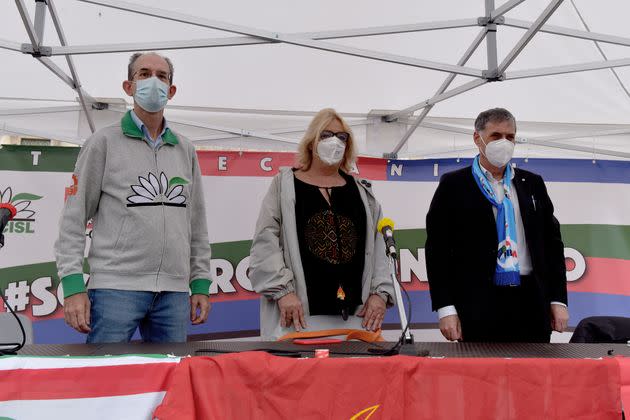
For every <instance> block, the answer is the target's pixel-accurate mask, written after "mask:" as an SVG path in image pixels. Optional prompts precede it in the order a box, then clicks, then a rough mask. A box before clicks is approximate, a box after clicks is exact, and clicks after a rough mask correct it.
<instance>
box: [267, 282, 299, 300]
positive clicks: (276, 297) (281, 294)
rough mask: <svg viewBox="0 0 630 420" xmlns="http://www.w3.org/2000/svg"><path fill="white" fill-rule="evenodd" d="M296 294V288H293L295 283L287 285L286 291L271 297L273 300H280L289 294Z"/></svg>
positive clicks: (283, 290)
mask: <svg viewBox="0 0 630 420" xmlns="http://www.w3.org/2000/svg"><path fill="white" fill-rule="evenodd" d="M294 292H295V288H294V287H293V283H289V284H287V286H286V287H285V288H284V289H282V290H280V291H279V292H276V293H274V294H273V295H271V299H272V300H279V299H280V298H283V297H285V296H286V295H288V294H289V293H294Z"/></svg>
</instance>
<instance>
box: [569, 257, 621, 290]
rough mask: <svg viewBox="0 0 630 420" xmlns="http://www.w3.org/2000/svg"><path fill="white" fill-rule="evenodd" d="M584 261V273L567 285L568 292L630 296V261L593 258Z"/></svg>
mask: <svg viewBox="0 0 630 420" xmlns="http://www.w3.org/2000/svg"><path fill="white" fill-rule="evenodd" d="M585 260H586V271H585V272H584V274H583V275H582V277H581V278H579V279H578V280H575V281H570V282H569V283H568V290H569V292H589V293H603V294H609V295H624V296H630V281H628V279H630V261H628V260H618V259H613V258H593V257H588V258H585Z"/></svg>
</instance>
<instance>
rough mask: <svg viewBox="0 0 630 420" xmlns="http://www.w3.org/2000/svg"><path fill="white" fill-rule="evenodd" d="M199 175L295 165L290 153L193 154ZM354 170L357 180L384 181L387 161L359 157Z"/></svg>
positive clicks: (257, 172)
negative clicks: (197, 164)
mask: <svg viewBox="0 0 630 420" xmlns="http://www.w3.org/2000/svg"><path fill="white" fill-rule="evenodd" d="M197 156H198V157H199V165H200V167H201V174H202V175H204V176H263V177H269V176H274V175H276V174H277V173H278V170H279V168H280V167H283V166H291V167H294V166H295V165H296V161H295V153H293V152H233V151H230V152H221V151H215V150H200V151H198V152H197ZM357 168H358V170H359V174H358V175H359V176H360V177H361V178H367V179H372V180H385V179H387V174H386V171H387V160H385V159H380V158H369V157H360V158H359V159H358V161H357Z"/></svg>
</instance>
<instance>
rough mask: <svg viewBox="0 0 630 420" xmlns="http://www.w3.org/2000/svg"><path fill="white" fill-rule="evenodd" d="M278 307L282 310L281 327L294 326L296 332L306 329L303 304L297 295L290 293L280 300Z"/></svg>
mask: <svg viewBox="0 0 630 420" xmlns="http://www.w3.org/2000/svg"><path fill="white" fill-rule="evenodd" d="M278 307H279V308H280V326H281V327H283V328H288V327H290V326H291V324H293V325H294V326H295V330H296V331H301V330H302V329H304V328H306V321H304V309H303V308H302V302H301V301H300V299H299V298H298V297H297V295H296V294H295V293H289V294H287V295H284V296H282V297H281V298H280V299H278Z"/></svg>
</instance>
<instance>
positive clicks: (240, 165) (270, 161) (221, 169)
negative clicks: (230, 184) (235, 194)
mask: <svg viewBox="0 0 630 420" xmlns="http://www.w3.org/2000/svg"><path fill="white" fill-rule="evenodd" d="M197 155H198V156H199V165H200V167H201V174H202V175H205V176H274V175H275V174H277V173H278V169H279V168H280V167H281V166H295V153H287V152H273V153H267V152H220V151H214V150H201V151H199V152H197Z"/></svg>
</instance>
